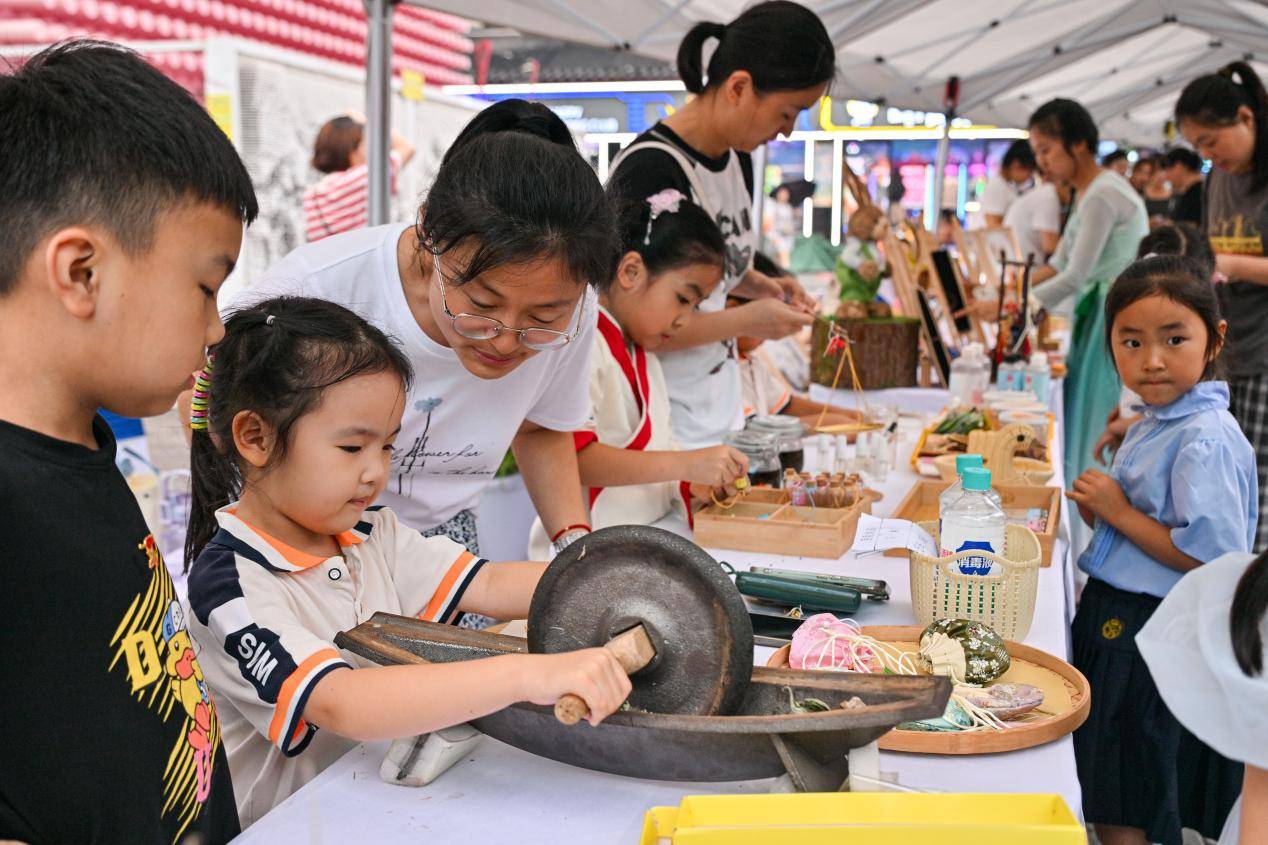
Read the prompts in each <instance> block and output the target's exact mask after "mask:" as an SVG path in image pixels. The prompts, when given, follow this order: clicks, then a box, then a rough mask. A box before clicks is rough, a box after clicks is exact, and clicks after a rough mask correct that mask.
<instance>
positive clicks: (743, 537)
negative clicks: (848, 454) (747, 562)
mask: <svg viewBox="0 0 1268 845" xmlns="http://www.w3.org/2000/svg"><path fill="white" fill-rule="evenodd" d="M859 498H860V500H859V501H856V502H853V503H852V504H850V505H848V506H845V507H833V506H832V503H831V502H828V501H825V500H824V499H822V498H819V497H816V499H815V501H816V505H815V506H814V507H804V508H803V507H793V506H792V505H791V504H790V503H789V501H788V492H787V491H785V490H775V489H772V488H769V487H758V488H756V489H754V490H752V491H750V492H749V493H748V494H747V495H745V496H743V497H742V498H741V499H740V500H739V501H738V502H736V503H735V504H734V505H732V506H731V507H730V508H722V507H719V506H718V505H716V504H709V505H705V506H704V507H703V508H701V509H700V510H698V511H696V514H695V529H694V530H695V541H696V543H697V544H698V545H700V546H703V547H705V548H716V549H736V550H739V551H745V552H762V553H765V554H776V555H802V556H804V557H822V558H832V559H836V558H839V557H841V555H843V554H845V553H846V552H847V551H849V549H850V546H851V545H853V544H854V531H855V529H856V528H858V522H859V515H860V514H864V513H871V512H872V501H873V497H872V495H870V494H869V493H867V492H866V491H864V492H863V493H862V495H861V496H860V497H859Z"/></svg>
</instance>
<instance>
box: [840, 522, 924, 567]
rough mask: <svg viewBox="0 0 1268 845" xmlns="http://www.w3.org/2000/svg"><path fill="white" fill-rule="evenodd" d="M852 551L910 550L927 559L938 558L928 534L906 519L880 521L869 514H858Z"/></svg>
mask: <svg viewBox="0 0 1268 845" xmlns="http://www.w3.org/2000/svg"><path fill="white" fill-rule="evenodd" d="M851 549H852V550H853V551H856V552H859V553H861V554H866V553H867V552H883V551H886V550H888V549H910V550H911V551H913V552H917V553H918V554H922V555H928V556H929V557H937V556H938V547H937V545H936V544H935V543H934V542H933V538H932V537H930V536H929V532H928V531H926V530H924V529H923V528H921V527H920V526H919V525H917V524H916V523H914V522H911V521H910V520H906V519H880V518H879V517H875V516H872V515H871V514H866V513H864V514H859V524H858V529H857V530H856V531H855V532H854V545H853V546H851Z"/></svg>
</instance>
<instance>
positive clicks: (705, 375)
mask: <svg viewBox="0 0 1268 845" xmlns="http://www.w3.org/2000/svg"><path fill="white" fill-rule="evenodd" d="M835 63H836V49H835V47H834V46H833V44H832V40H831V39H830V38H829V37H828V32H827V30H826V29H824V26H823V22H822V21H820V20H819V18H818V17H816V16H815V14H814V12H811V11H810V10H809V9H807V8H805V7H804V6H801V5H798V4H797V3H792V2H788V0H769V2H764V3H757V4H756V5H753V6H751V7H749V8H748V9H746V10H744V12H743V13H742V14H741V15H740V16H739V17H738V18H736V19H735V20H733V21H731V22H730V23H729V24H726V25H723V24H718V23H707V22H702V23H698V24H696V25H695V26H694V27H692V29H691V30H690V31H689V32H688V33H687V35H686V36H685V37H684V38H683V40H682V44H681V45H680V46H679V48H678V73H679V75H680V76H681V77H682V80H683V83H684V84H685V85H686V87H687V90H688V91H689V92H690V93H691V94H692V95H694V96H693V97H692V98H690V99H689V100H688V102H687V104H686V105H685V106H683V107H682V108H681V109H679V110H678V111H677V112H675V113H674V114H672V115H670V116H669V117H667V118H666V119H664V120H662V121H660V122H659V123H657V124H656V125H655V126H653V127H652V128H651V129H649V130H648V131H646V132H644V133H643V134H642V135H640V136H638V137H637V138H635V139H634V141H633V143H631V144H630V146H629V147H627V148H626V149H625V150H624V151H623V152H622V153H621V155H620V156H618V157H617V159H616V161H615V162H614V164H613V173H612V178H611V180H610V183H611V185H612V186H613V188H614V189H615V191H616V193H617V195H618V196H619V197H621V198H623V199H624V200H625V201H634V202H637V201H639V200H641V199H643V198H644V197H649V196H652V195H654V194H657V193H659V192H660V191H663V190H665V189H668V188H672V189H674V190H676V191H678V192H680V193H682V194H684V195H685V196H687V197H689V198H690V199H691V200H692V202H694V203H695V204H696V205H698V206H700V207H701V208H703V209H704V210H705V211H706V212H708V214H709V216H710V217H712V218H713V220H714V222H715V223H716V224H717V226H718V228H719V229H720V230H721V231H722V236H723V237H724V238H725V240H726V254H725V259H726V263H725V273H724V281H723V284H721V285H719V286H718V287H717V289H716V290H715V291H714V292H713V294H712V296H710V297H709V298H708V299H707V300H706V301H705V302H704V303H702V305H701V308H700V311H701V313H700V314H699V315H698V316H697V317H696V318H695V319H693V320H692V321H691V323H690V324H689V325H688V326H686V327H685V328H684V330H683V331H681V332H679V333H678V334H677V335H676V336H675V337H674V338H672V339H671V340H670V341H669V342H667V343H666V344H665V345H664V347H663V348H662V350H661V352H660V353H659V354H660V360H661V365H662V367H663V369H664V373H665V380H666V383H667V385H668V387H669V398H670V402H671V404H672V406H673V424H674V433H675V435H676V436H677V438H678V440H679V442H681V443H682V444H683V445H684V446H711V445H714V444H717V443H719V442H721V440H722V436H723V435H724V434H725V433H726V432H727V431H729V430H731V429H732V428H738V427H739V425H740V424H741V422H742V420H741V416H740V411H741V404H742V403H741V399H740V378H739V373H738V369H737V367H736V362H735V349H734V339H735V338H736V337H740V336H743V335H748V336H752V337H759V338H766V339H775V338H780V337H784V336H786V335H789V334H793V333H794V332H796V331H798V330H799V329H801V328H803V327H804V326H807V325H809V324H810V322H811V320H812V319H813V317H812V315H813V312H814V308H815V306H814V303H813V301H812V300H811V299H810V297H808V296H807V295H806V293H805V291H803V290H802V288H801V286H800V285H799V284H798V283H797V281H796V280H795V279H790V278H772V277H770V276H767V275H765V274H763V273H760V272H758V271H757V270H755V269H754V268H753V256H754V254H755V253H756V252H757V249H758V242H759V238H760V226H759V225H758V221H755V220H753V213H752V208H753V186H754V174H753V161H752V157H751V155H750V154H751V153H752V151H753V150H755V149H757V148H758V147H760V146H761V145H762V144H765V143H766V142H768V141H772V140H774V139H775V138H777V137H779V136H780V135H781V134H783V135H786V134H788V133H789V132H791V131H792V129H793V126H794V124H795V123H796V120H797V116H798V115H799V114H800V113H801V112H802V111H804V110H805V109H807V108H810V107H811V106H813V105H814V104H815V103H816V102H818V100H819V98H820V97H822V96H823V94H824V92H825V91H826V90H827V87H828V83H829V82H831V80H832V78H833V76H834V75H835V67H836V64H835ZM731 293H735V294H737V295H739V296H742V297H744V298H746V299H749V300H751V301H750V302H749V303H747V304H746V305H744V306H742V307H739V308H733V309H730V310H727V309H726V308H725V304H726V297H727V295H728V294H731Z"/></svg>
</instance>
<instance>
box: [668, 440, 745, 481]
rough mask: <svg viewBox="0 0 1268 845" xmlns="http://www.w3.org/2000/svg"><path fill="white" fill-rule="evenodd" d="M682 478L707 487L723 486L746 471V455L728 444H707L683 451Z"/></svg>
mask: <svg viewBox="0 0 1268 845" xmlns="http://www.w3.org/2000/svg"><path fill="white" fill-rule="evenodd" d="M682 456H683V458H684V460H685V468H684V472H683V476H682V477H683V480H684V481H689V482H691V483H692V484H706V485H708V486H709V487H725V486H727V485H729V484H731V483H733V482H734V481H735V479H737V478H739V477H740V476H742V475H744V474H746V473H747V472H748V455H745V454H744V453H743V452H741V451H739V450H737V449H733V448H731V447H730V446H709V447H707V448H704V449H692V450H691V451H689V452H683V453H682Z"/></svg>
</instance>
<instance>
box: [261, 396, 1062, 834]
mask: <svg viewBox="0 0 1268 845" xmlns="http://www.w3.org/2000/svg"><path fill="white" fill-rule="evenodd" d="M825 398H826V397H825ZM834 398H835V397H834ZM868 401H869V402H871V403H876V404H896V405H898V406H899V407H900V408H901V409H902V410H903V411H909V412H918V413H921V414H931V413H933V412H935V411H937V410H938V409H939V408H941V407H942V406H943V404H944V403H945V401H946V394H945V392H943V391H937V390H919V389H911V390H893V391H878V392H876V393H873V394H869V395H868ZM843 404H845V403H843ZM918 430H919V421H918V420H911V419H907V420H904V428H903V429H902V430H901V431H902V434H903V437H902V440H901V442H900V444H899V458H900V460H899V466H898V467H897V469H896V470H895V471H894V472H891V473H890V475H889V477H888V478H887V479H886V480H885V481H884V482H883V483H878V484H877V483H874V484H873V485H872V486H874V487H876V488H878V489H880V490H881V491H882V492H884V494H885V499H884V501H882V502H880V503H878V504H877V505H876V506H875V507H874V508H873V510H874V512H875V513H876V514H877V515H880V516H885V515H888V514H889V513H892V511H893V509H894V508H896V507H897V506H898V503H899V502H900V501H901V500H902V497H903V496H904V495H905V494H906V492H907V490H908V489H910V487H911V485H912V484H913V483H914V482H915V480H916V477H915V474H914V473H913V472H912V471H911V470H910V469H909V468H908V465H907V463H906V457H907V455H909V454H910V451H911V448H912V445H913V444H914V435H915V432H916V431H918ZM1057 466H1058V467H1059V466H1060V462H1059V461H1057ZM1060 480H1061V479H1060V477H1059V476H1058V478H1057V479H1056V482H1060ZM1064 513H1065V511H1064V510H1063V516H1062V519H1063V521H1064V520H1065V515H1064ZM712 551H713V554H714V555H715V556H716V557H718V558H719V559H720V560H726V561H728V562H730V563H731V564H732V565H734V566H736V568H740V569H742V568H747V567H748V566H749V565H751V564H755V563H760V564H762V565H767V566H785V567H787V568H790V569H805V570H812V571H822V572H833V571H838V572H847V573H849V574H851V575H858V576H861V577H868V578H880V579H883V580H885V581H888V582H889V584H890V592H891V595H892V596H893V598H892V599H891V600H890V601H889V602H887V603H883V604H877V603H872V602H864V604H863V607H862V608H860V610H859V612H858V613H857V614H856V615H855V619H857V620H858V621H859V622H860V623H861V624H864V625H910V624H913V623H914V616H913V614H912V611H911V599H910V590H909V588H908V574H907V561H906V560H905V559H903V558H890V557H883V556H880V555H869V556H867V557H864V558H858V557H856V556H855V555H854V554H853V553H848V554H847V555H846V556H845V557H843V558H842V559H841V560H839V561H832V560H824V559H817V558H798V557H776V556H771V555H759V554H752V553H747V552H735V551H730V550H720V549H719V550H712ZM1070 569H1071V567H1070V561H1069V555H1068V553H1067V546H1066V544H1065V543H1064V542H1062V541H1060V540H1059V541H1058V543H1057V547H1056V548H1055V549H1054V554H1053V566H1052V567H1050V568H1047V569H1044V570H1042V571H1041V573H1040V578H1039V597H1038V600H1037V602H1036V608H1035V618H1034V623H1033V624H1032V626H1031V629H1030V633H1029V635H1028V636H1027V637H1026V639H1025V642H1026V643H1028V644H1029V645H1033V646H1036V647H1038V648H1041V649H1043V650H1045V651H1048V652H1050V653H1052V654H1055V655H1057V656H1059V657H1062V658H1067V656H1068V654H1069V625H1068V619H1069V615H1068V614H1069V612H1070V606H1069V601H1068V595H1069V588H1068V576H1069V570H1070ZM770 652H771V649H768V648H762V647H759V648H758V649H757V654H756V658H757V661H758V662H759V663H760V662H765V660H766V658H767V656H768V655H769V654H770ZM578 730H588V728H586V727H585V726H584V725H583V726H579V727H578ZM386 748H387V744H386V743H371V744H367V745H363V746H359V747H357V748H356V749H354V750H353V751H351V752H349V753H348V754H347V755H346V756H344V757H343V758H342V759H340V760H339V761H338V762H336V763H335V764H334V765H332V766H331V767H330V768H328V769H327V770H326V771H324V772H322V774H321V775H319V776H318V777H317V778H316V779H314V780H313V781H312V782H311V783H309V784H308V785H307V786H305V787H304V788H303V789H301V790H300V791H299V792H297V793H295V794H294V795H292V796H291V797H290V798H289V799H288V800H287V801H285V802H284V803H282V804H281V805H279V806H278V807H277V808H276V809H274V810H273V811H272V812H271V813H269V814H268V815H267V816H265V817H264V818H263V819H261V820H260V821H259V822H257V823H256V824H255V825H253V826H252V827H251V828H249V829H248V830H247V831H246V832H245V833H244V834H243V835H242V837H241V838H240V839H239V840H238V841H240V842H259V843H284V842H303V843H335V842H348V841H362V842H384V843H387V842H401V843H406V842H408V843H410V845H416V843H418V842H420V841H432V839H433V838H438V837H440V836H444V837H445V838H446V839H450V838H454V837H458V838H461V839H462V840H465V841H474V842H510V841H514V842H516V843H525V845H528V843H543V845H545V843H558V842H566V841H572V842H584V843H595V844H596V845H599V843H612V845H618V843H619V845H629V844H630V843H634V842H636V841H638V833H639V830H640V829H641V826H642V820H643V815H644V813H645V812H646V811H647V810H648V809H649V808H650V807H653V806H658V805H677V804H678V803H679V802H680V801H681V800H682V798H683V796H685V795H692V794H712V793H731V794H735V793H762V792H766V791H768V790H769V788H770V781H750V782H742V783H726V784H716V783H715V784H709V783H662V782H656V781H642V780H636V779H632V778H624V777H617V776H614V775H606V774H601V773H598V772H591V771H586V770H583V769H578V768H574V767H572V766H567V765H564V764H562V763H556V762H553V761H551V760H546V759H543V758H540V757H536V756H534V755H531V754H528V753H526V752H523V751H520V750H518V749H515V748H512V747H510V746H507V745H504V744H502V743H500V742H498V741H496V740H493V739H490V738H488V737H485V738H484V740H483V741H482V743H481V744H480V746H479V747H478V748H476V750H475V751H474V753H472V755H471V757H470V759H469V760H467V761H464V762H461V763H459V764H458V765H456V766H454V768H452V769H450V770H449V771H448V772H446V773H445V774H444V775H442V776H441V777H440V778H439V779H437V780H436V781H435V782H434V783H432V784H431V785H430V786H427V787H423V788H421V789H414V788H409V787H400V786H393V785H389V784H386V783H383V782H382V781H381V780H380V779H379V776H378V769H379V764H380V762H381V761H382V759H383V755H384V754H385V753H386ZM881 770H882V772H892V773H896V774H897V776H898V780H899V782H900V783H902V784H904V785H907V786H913V787H922V788H927V789H935V790H941V791H947V792H1044V793H1057V794H1060V795H1062V796H1063V797H1064V798H1065V800H1066V802H1067V803H1068V804H1069V805H1070V807H1071V808H1072V809H1073V810H1074V812H1075V813H1076V814H1079V813H1081V803H1080V797H1079V783H1078V777H1077V775H1076V772H1075V765H1074V749H1073V743H1072V741H1071V739H1070V737H1068V736H1067V737H1065V738H1063V739H1061V740H1058V741H1056V742H1052V743H1049V744H1047V745H1042V746H1039V747H1038V748H1032V749H1027V750H1025V751H1018V752H1013V753H1009V754H992V755H981V756H972V757H951V756H945V757H944V756H934V755H923V754H897V753H889V752H882V754H881Z"/></svg>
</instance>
